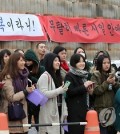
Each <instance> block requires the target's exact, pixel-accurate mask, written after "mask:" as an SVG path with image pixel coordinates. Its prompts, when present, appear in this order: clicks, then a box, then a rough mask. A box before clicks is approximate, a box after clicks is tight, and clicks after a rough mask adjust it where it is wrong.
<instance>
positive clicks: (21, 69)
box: [0, 53, 34, 134]
mask: <svg viewBox="0 0 120 134" xmlns="http://www.w3.org/2000/svg"><path fill="white" fill-rule="evenodd" d="M28 73H29V72H28V70H27V69H26V68H25V60H24V57H23V54H20V53H14V54H12V55H11V56H10V58H9V60H8V62H7V64H6V65H5V67H4V69H3V70H2V72H1V74H0V80H1V81H2V82H3V83H5V84H4V86H3V88H2V90H3V92H4V95H5V96H4V104H3V107H2V109H3V112H4V113H6V114H8V105H9V104H10V103H13V102H16V101H18V102H21V103H22V104H23V110H24V112H25V115H26V117H25V118H23V119H21V120H17V121H9V125H22V124H27V123H28V119H27V102H26V96H27V95H28V93H30V92H32V91H33V90H34V86H32V87H27V83H28ZM8 120H9V119H8ZM9 131H10V134H17V133H19V134H27V132H28V128H27V127H15V128H14V127H13V128H9Z"/></svg>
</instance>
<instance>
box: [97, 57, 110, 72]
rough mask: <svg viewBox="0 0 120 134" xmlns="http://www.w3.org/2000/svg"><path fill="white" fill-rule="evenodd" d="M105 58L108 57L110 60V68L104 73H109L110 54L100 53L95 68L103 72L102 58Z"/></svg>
mask: <svg viewBox="0 0 120 134" xmlns="http://www.w3.org/2000/svg"><path fill="white" fill-rule="evenodd" d="M105 58H108V59H109V61H110V68H109V70H108V71H107V72H106V73H110V72H111V59H110V56H108V55H100V56H99V57H98V59H97V63H96V70H98V71H99V72H100V73H102V72H103V60H104V59H105Z"/></svg>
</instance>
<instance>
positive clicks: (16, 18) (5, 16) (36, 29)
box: [0, 13, 47, 41]
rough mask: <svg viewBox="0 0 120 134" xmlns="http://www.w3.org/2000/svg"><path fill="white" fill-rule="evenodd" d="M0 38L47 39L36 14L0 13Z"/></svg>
mask: <svg viewBox="0 0 120 134" xmlns="http://www.w3.org/2000/svg"><path fill="white" fill-rule="evenodd" d="M0 40H31V41H32V40H36V41H37V40H47V37H46V35H45V32H44V30H43V28H42V25H41V22H40V20H39V18H38V16H36V15H31V14H9V13H0Z"/></svg>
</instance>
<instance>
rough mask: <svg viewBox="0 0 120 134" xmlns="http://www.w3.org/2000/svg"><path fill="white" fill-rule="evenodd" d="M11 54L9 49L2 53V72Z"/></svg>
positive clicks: (0, 65)
mask: <svg viewBox="0 0 120 134" xmlns="http://www.w3.org/2000/svg"><path fill="white" fill-rule="evenodd" d="M10 55H11V52H10V51H9V50H8V49H3V50H2V51H1V52H0V71H2V70H3V68H4V66H5V64H6V63H7V62H8V60H9V57H10Z"/></svg>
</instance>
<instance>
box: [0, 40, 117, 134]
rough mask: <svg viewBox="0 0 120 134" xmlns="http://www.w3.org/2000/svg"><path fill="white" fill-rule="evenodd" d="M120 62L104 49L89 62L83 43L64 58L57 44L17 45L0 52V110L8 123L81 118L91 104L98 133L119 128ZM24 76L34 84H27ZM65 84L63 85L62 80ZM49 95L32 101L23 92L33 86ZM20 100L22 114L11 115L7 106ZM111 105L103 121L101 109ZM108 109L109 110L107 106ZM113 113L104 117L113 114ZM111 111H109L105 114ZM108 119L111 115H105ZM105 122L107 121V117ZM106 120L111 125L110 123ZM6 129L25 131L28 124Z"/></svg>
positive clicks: (47, 132) (53, 130) (71, 130)
mask: <svg viewBox="0 0 120 134" xmlns="http://www.w3.org/2000/svg"><path fill="white" fill-rule="evenodd" d="M118 72H119V68H117V67H116V66H115V65H112V64H111V57H110V55H109V53H108V52H107V51H103V50H102V51H101V50H100V51H99V52H97V53H96V55H95V57H94V59H93V62H90V61H88V60H87V54H86V52H85V50H84V48H82V47H78V48H76V49H75V50H74V52H73V54H72V55H71V57H70V61H69V62H68V61H67V50H66V48H64V47H62V46H56V47H55V48H54V50H53V51H52V52H49V53H47V48H46V44H45V43H43V42H42V43H38V44H37V45H36V48H35V50H32V49H28V50H27V51H25V52H24V51H23V50H21V49H16V50H15V51H14V52H10V51H9V50H8V49H3V50H1V52H0V82H1V84H2V85H3V86H2V87H1V88H0V112H2V113H6V114H7V116H8V122H9V125H22V124H28V123H29V124H31V123H35V124H39V123H40V124H48V123H59V122H60V123H63V122H65V121H67V122H85V121H86V113H87V111H88V110H90V109H94V110H95V111H96V112H97V114H98V118H99V126H100V134H119V133H120V78H119V76H120V75H117V73H118ZM28 79H29V80H31V81H32V85H31V86H28ZM68 82H69V85H67V86H66V83H68ZM36 88H37V89H38V90H40V92H42V93H43V94H44V95H45V96H46V97H47V98H48V100H47V102H46V103H45V104H44V106H41V105H40V104H39V105H38V106H36V105H35V104H33V103H32V102H31V101H30V100H28V99H27V96H28V95H29V94H30V93H32V92H33V91H34V90H35V89H36ZM15 102H19V103H20V104H22V106H23V111H24V112H25V116H23V117H22V118H21V119H16V120H11V119H10V118H9V112H8V111H9V106H10V105H11V104H13V103H15ZM110 108H112V109H114V110H115V115H116V116H115V117H116V118H115V121H114V122H112V123H111V124H110V123H105V121H106V120H105V121H103V122H102V121H101V117H100V116H99V115H101V112H103V111H104V110H105V109H110ZM108 114H109V112H108ZM111 115H113V114H112V113H110V114H109V115H106V117H105V118H107V119H108V118H111ZM108 116H109V117H108ZM108 121H109V119H108ZM106 122H107V121H106ZM108 124H109V125H108ZM67 127H68V129H64V127H62V126H60V125H58V126H44V127H40V128H39V127H38V126H36V130H37V132H38V134H84V131H85V126H84V125H68V126H67ZM9 130H10V134H28V132H29V128H28V127H15V128H14V127H13V128H12V127H10V129H9Z"/></svg>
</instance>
